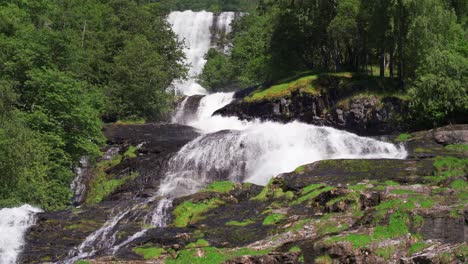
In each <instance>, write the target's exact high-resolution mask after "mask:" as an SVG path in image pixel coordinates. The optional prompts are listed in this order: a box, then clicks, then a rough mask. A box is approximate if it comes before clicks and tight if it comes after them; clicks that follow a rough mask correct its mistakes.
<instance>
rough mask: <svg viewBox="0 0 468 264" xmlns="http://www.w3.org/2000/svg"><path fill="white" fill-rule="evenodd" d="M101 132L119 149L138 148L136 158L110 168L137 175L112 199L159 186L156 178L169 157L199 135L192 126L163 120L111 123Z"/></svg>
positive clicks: (142, 193) (147, 190) (150, 190)
mask: <svg viewBox="0 0 468 264" xmlns="http://www.w3.org/2000/svg"><path fill="white" fill-rule="evenodd" d="M104 134H105V136H106V137H107V139H108V144H109V145H110V146H117V147H119V148H120V149H128V147H129V146H134V147H138V154H137V157H135V158H132V159H126V160H124V161H123V162H121V163H120V164H119V165H117V166H116V167H114V168H112V169H111V171H109V173H112V174H115V175H119V174H122V173H126V174H129V173H132V172H137V173H138V174H139V177H137V178H136V179H135V180H133V181H130V182H128V183H126V184H124V185H123V186H122V187H120V188H119V189H118V190H117V192H116V193H114V194H113V195H112V196H111V197H110V198H109V199H114V200H117V199H121V198H123V197H120V196H122V195H123V196H124V197H127V196H130V197H131V196H134V195H137V194H141V195H143V196H144V195H151V194H153V193H154V192H155V191H156V189H157V188H158V187H159V181H160V180H161V177H162V176H163V174H164V168H165V165H166V164H167V161H168V160H169V159H170V157H171V156H172V155H174V153H176V152H177V151H178V150H179V149H180V148H182V147H183V146H184V145H185V144H187V143H188V142H189V141H191V140H193V139H195V138H196V137H197V136H198V133H197V132H195V130H194V129H193V128H191V127H188V126H183V125H176V124H164V123H161V124H142V125H124V126H121V125H112V126H109V127H106V128H105V130H104ZM146 193H147V194H146Z"/></svg>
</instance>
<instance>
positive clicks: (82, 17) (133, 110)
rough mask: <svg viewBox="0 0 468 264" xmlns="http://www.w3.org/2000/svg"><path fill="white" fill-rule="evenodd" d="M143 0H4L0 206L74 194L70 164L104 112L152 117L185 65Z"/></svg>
mask: <svg viewBox="0 0 468 264" xmlns="http://www.w3.org/2000/svg"><path fill="white" fill-rule="evenodd" d="M167 12H168V10H167V9H165V8H163V7H162V6H160V5H159V4H157V3H149V4H148V3H147V1H131V0H110V1H98V0H89V1H78V0H70V1H58V0H57V1H55V0H40V1H37V0H31V1H0V171H1V174H0V207H4V206H11V205H17V204H22V203H32V204H36V205H40V206H41V207H42V208H44V209H57V208H63V207H65V206H67V205H69V204H70V198H71V192H70V187H69V186H70V183H71V181H72V180H73V177H74V174H73V168H74V167H75V166H76V165H77V164H78V162H79V160H80V158H81V157H82V156H88V157H90V158H95V157H97V156H99V155H100V150H99V147H100V146H102V144H104V143H105V140H104V137H103V135H102V132H101V128H102V125H103V122H111V121H117V120H136V119H148V120H154V119H157V118H159V117H160V116H161V115H163V114H164V113H166V112H167V111H168V109H169V108H170V107H171V96H172V95H171V93H168V92H166V89H167V87H169V85H170V84H171V82H172V81H173V80H174V79H178V78H181V77H183V76H184V75H185V73H186V65H184V64H183V53H182V51H181V45H182V44H181V43H179V42H177V41H176V38H175V35H174V33H173V32H172V31H171V30H170V27H169V25H168V23H167V22H166V21H165V16H166V14H167Z"/></svg>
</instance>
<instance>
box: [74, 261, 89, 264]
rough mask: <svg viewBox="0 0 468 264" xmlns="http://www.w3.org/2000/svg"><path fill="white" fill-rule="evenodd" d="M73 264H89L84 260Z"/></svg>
mask: <svg viewBox="0 0 468 264" xmlns="http://www.w3.org/2000/svg"><path fill="white" fill-rule="evenodd" d="M74 264H89V262H88V261H85V260H78V261H77V262H75V263H74Z"/></svg>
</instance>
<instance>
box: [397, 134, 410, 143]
mask: <svg viewBox="0 0 468 264" xmlns="http://www.w3.org/2000/svg"><path fill="white" fill-rule="evenodd" d="M411 137H412V136H411V134H406V133H403V134H400V135H399V136H398V137H397V138H396V139H395V140H396V141H398V142H404V141H408V140H410V139H411Z"/></svg>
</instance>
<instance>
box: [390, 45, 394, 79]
mask: <svg viewBox="0 0 468 264" xmlns="http://www.w3.org/2000/svg"><path fill="white" fill-rule="evenodd" d="M394 60H395V57H394V54H393V51H392V52H390V65H389V68H390V77H391V78H393V76H394V74H393V68H394V65H393V64H394Z"/></svg>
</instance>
